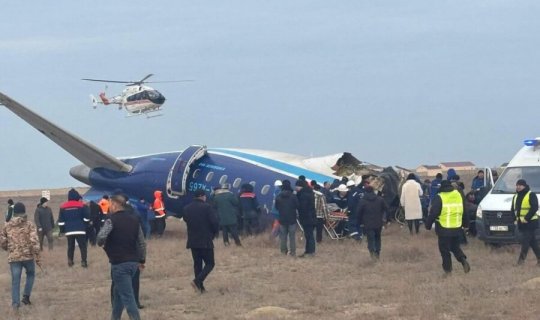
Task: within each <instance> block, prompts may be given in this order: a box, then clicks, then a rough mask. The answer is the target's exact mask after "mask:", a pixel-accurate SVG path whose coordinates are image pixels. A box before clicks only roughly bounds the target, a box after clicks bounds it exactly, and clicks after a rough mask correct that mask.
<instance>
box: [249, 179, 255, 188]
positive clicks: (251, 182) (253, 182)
mask: <svg viewBox="0 0 540 320" xmlns="http://www.w3.org/2000/svg"><path fill="white" fill-rule="evenodd" d="M249 184H250V185H252V186H253V188H255V186H256V185H257V182H255V181H250V182H249Z"/></svg>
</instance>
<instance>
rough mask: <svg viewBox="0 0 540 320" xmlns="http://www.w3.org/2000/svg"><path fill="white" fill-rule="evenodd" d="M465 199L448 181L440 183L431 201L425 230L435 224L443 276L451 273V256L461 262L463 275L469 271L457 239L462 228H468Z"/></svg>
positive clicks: (469, 268)
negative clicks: (437, 191)
mask: <svg viewBox="0 0 540 320" xmlns="http://www.w3.org/2000/svg"><path fill="white" fill-rule="evenodd" d="M464 212H465V199H463V197H462V196H461V193H460V192H459V191H458V190H455V189H454V187H453V186H452V184H451V182H450V181H447V180H444V181H442V182H441V188H440V189H439V193H438V194H437V195H436V196H435V197H434V198H433V199H432V200H431V210H430V212H429V216H428V217H427V220H426V229H427V230H431V225H432V224H433V223H434V222H435V223H436V225H435V231H436V233H437V236H438V237H439V251H440V253H441V257H442V267H443V270H444V272H445V275H449V274H450V273H451V272H452V256H451V255H450V252H452V253H453V254H454V257H456V259H457V261H459V262H461V264H462V266H463V271H465V273H467V272H469V271H470V270H471V267H470V265H469V263H468V262H467V257H466V256H465V254H464V253H463V251H462V250H461V248H460V243H459V237H460V234H461V233H462V232H463V231H462V228H463V227H465V228H467V227H468V226H469V217H468V216H467V215H466V214H464Z"/></svg>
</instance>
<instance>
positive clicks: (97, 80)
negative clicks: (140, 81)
mask: <svg viewBox="0 0 540 320" xmlns="http://www.w3.org/2000/svg"><path fill="white" fill-rule="evenodd" d="M81 80H85V81H95V82H109V83H133V81H116V80H102V79H81Z"/></svg>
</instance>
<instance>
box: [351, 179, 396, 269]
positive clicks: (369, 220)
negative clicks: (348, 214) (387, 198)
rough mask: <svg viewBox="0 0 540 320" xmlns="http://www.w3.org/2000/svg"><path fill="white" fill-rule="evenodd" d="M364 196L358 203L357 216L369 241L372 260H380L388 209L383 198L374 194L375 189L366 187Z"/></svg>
mask: <svg viewBox="0 0 540 320" xmlns="http://www.w3.org/2000/svg"><path fill="white" fill-rule="evenodd" d="M363 191H364V196H363V197H362V199H360V201H359V202H358V206H357V209H356V211H357V212H356V215H357V216H358V221H359V222H360V224H363V225H364V230H365V232H366V236H367V239H368V250H369V254H370V256H371V259H373V260H378V259H379V255H380V254H381V230H382V226H383V223H384V217H385V214H386V211H387V210H388V207H387V206H386V202H384V200H383V198H382V197H381V196H378V195H376V194H375V193H374V192H373V187H371V186H366V187H364V190H363Z"/></svg>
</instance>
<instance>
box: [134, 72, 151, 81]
mask: <svg viewBox="0 0 540 320" xmlns="http://www.w3.org/2000/svg"><path fill="white" fill-rule="evenodd" d="M153 75H154V74H153V73H150V74H149V75H147V76H146V77H144V78H142V79H141V80H140V81H137V82H135V83H143V82H144V80H146V79H148V78H150V77H151V76H153Z"/></svg>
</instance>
